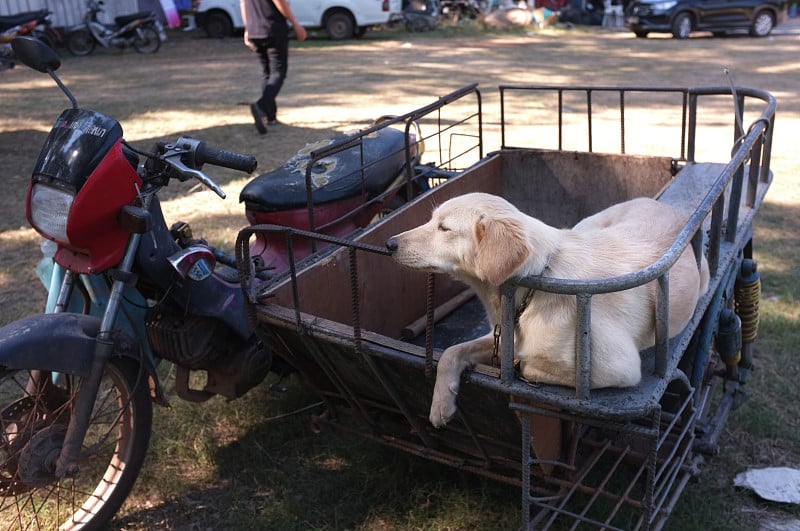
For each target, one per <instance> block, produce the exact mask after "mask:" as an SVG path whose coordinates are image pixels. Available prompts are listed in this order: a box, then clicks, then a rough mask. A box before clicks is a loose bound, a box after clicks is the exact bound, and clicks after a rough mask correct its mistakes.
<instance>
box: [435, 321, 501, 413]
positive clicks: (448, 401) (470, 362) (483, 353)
mask: <svg viewBox="0 0 800 531" xmlns="http://www.w3.org/2000/svg"><path fill="white" fill-rule="evenodd" d="M493 348H494V336H493V334H488V335H486V336H483V337H480V338H478V339H474V340H472V341H467V342H466V343H460V344H458V345H453V346H452V347H449V348H448V349H447V350H445V351H444V352H443V353H442V357H441V358H440V359H439V364H438V366H437V367H436V383H435V384H434V386H433V399H432V400H431V413H430V417H429V418H430V421H431V424H433V425H434V426H435V427H437V428H441V427H442V426H444V425H445V424H447V422H448V421H449V420H450V419H452V418H453V417H454V416H455V414H456V397H457V396H458V389H459V385H460V384H461V374H462V373H463V372H464V370H465V369H467V368H469V367H472V366H474V365H475V364H477V363H485V364H487V365H488V364H489V363H490V362H491V358H492V349H493Z"/></svg>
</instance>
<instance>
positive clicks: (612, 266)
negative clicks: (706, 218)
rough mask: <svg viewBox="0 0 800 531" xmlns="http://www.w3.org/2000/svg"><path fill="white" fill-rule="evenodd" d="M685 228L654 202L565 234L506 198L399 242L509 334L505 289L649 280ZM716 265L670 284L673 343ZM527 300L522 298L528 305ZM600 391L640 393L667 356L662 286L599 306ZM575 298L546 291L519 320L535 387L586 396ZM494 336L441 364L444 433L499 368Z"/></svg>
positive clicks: (486, 199)
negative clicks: (655, 354) (537, 283)
mask: <svg viewBox="0 0 800 531" xmlns="http://www.w3.org/2000/svg"><path fill="white" fill-rule="evenodd" d="M685 221H686V220H685V218H684V217H683V215H682V214H681V213H679V212H678V211H677V210H675V209H674V208H672V207H670V206H669V205H666V204H664V203H659V202H658V201H656V200H654V199H649V198H638V199H633V200H630V201H627V202H624V203H620V204H617V205H614V206H612V207H610V208H608V209H606V210H603V211H602V212H599V213H597V214H595V215H593V216H591V217H588V218H586V219H584V220H583V221H581V222H580V223H578V224H577V225H575V227H573V228H572V229H557V228H554V227H551V226H549V225H547V224H545V223H543V222H541V221H539V220H537V219H535V218H532V217H530V216H527V215H525V214H523V213H522V212H520V211H519V210H518V209H517V208H516V207H514V206H513V205H512V204H510V203H509V202H508V201H506V200H504V199H502V198H501V197H498V196H494V195H490V194H483V193H471V194H466V195H463V196H459V197H456V198H453V199H451V200H449V201H446V202H445V203H443V204H442V205H440V206H439V207H438V208H436V209H435V210H434V211H433V215H432V217H431V220H430V221H429V222H427V223H425V224H424V225H421V226H419V227H417V228H415V229H412V230H409V231H407V232H404V233H402V234H399V235H397V236H394V237H393V238H390V239H389V240H388V241H387V244H386V245H387V247H388V249H389V250H390V251H391V252H392V256H393V257H394V259H395V260H396V261H397V262H398V263H400V264H402V265H404V266H407V267H410V268H413V269H419V270H422V271H428V272H437V273H448V274H450V275H451V276H452V277H454V278H456V279H459V280H461V281H463V282H465V283H466V284H468V285H469V286H471V287H472V289H473V290H474V291H475V293H476V294H477V295H478V297H479V298H480V300H481V302H482V303H483V305H484V307H485V309H486V313H487V315H488V318H489V321H490V323H491V325H492V329H494V326H495V325H496V324H498V323H499V322H500V289H499V287H500V285H501V284H503V282H505V281H506V280H508V279H509V278H512V277H522V276H527V275H544V276H548V277H554V278H564V279H602V278H607V277H612V276H616V275H622V274H625V273H630V272H633V271H637V270H639V269H642V268H644V267H646V266H648V265H650V264H652V263H653V262H655V261H656V260H657V259H659V258H660V257H661V256H662V255H663V254H664V252H665V251H666V250H667V249H668V247H669V246H670V244H671V243H672V242H673V241H674V240H675V237H676V236H677V234H678V232H680V230H681V229H682V228H683V226H684V223H685ZM708 276H709V272H708V264H707V263H706V261H705V257H703V258H702V263H701V268H700V269H699V270H698V267H697V262H696V261H695V257H694V252H693V251H692V249H691V247H689V248H687V249H686V251H685V252H684V253H683V254H682V255H681V257H680V258H679V259H678V261H677V262H676V263H675V265H674V266H673V267H672V269H671V270H670V275H669V302H670V306H669V309H670V311H669V332H670V335H675V334H677V333H678V332H680V331H681V330H682V329H683V328H684V327H685V326H686V324H687V323H688V322H689V319H690V318H691V316H692V314H693V313H694V310H695V306H696V304H697V299H698V297H699V296H700V295H701V294H703V293H705V291H706V289H707V288H708ZM527 291H528V290H527V288H522V287H521V288H519V289H518V290H517V300H516V305H517V307H519V306H520V305H521V304H522V301H523V299H524V298H525V294H526V292H527ZM591 312H592V314H591V341H592V344H591V349H592V366H591V386H592V387H593V388H601V387H628V386H633V385H636V384H638V383H639V381H640V379H641V360H640V357H639V351H640V350H641V349H643V348H646V347H649V346H652V345H654V344H655V332H654V330H655V286H654V283H650V284H648V285H645V286H640V287H637V288H635V289H631V290H626V291H622V292H615V293H609V294H603V295H595V296H594V297H593V298H592V306H591ZM575 320H576V303H575V297H574V296H568V295H556V294H551V293H547V292H544V291H541V290H539V291H536V292H535V293H534V295H533V297H532V298H531V299H530V301H529V303H528V306H527V307H526V308H525V309H524V311H523V312H522V314H521V315H520V316H519V326H518V327H517V330H516V333H515V336H514V337H515V350H516V357H517V359H519V361H520V369H521V371H522V376H524V377H525V378H526V379H527V380H529V381H532V382H542V383H548V384H561V385H575V326H576V325H575ZM493 344H494V340H493V335H492V334H491V333H490V334H488V335H486V336H484V337H481V338H478V339H475V340H472V341H468V342H466V343H461V344H458V345H454V346H451V347H450V348H448V349H447V350H445V351H444V353H443V354H442V357H441V359H440V360H439V364H438V368H437V372H436V383H435V385H434V393H433V401H432V404H431V412H430V421H431V423H432V424H433V425H434V426H436V427H440V426H443V425H444V424H446V423H447V422H448V421H449V420H450V419H451V418H452V417H453V416H454V415H455V413H456V395H457V394H458V389H459V383H460V380H461V373H462V372H463V371H464V369H466V368H468V367H471V366H473V365H475V364H476V363H484V364H488V363H490V359H491V355H492V350H493Z"/></svg>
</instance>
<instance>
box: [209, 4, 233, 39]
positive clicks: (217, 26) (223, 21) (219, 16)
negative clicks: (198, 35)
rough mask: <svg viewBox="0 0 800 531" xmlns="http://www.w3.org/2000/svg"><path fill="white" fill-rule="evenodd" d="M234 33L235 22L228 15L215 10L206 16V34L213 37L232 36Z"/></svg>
mask: <svg viewBox="0 0 800 531" xmlns="http://www.w3.org/2000/svg"><path fill="white" fill-rule="evenodd" d="M232 34H233V23H232V22H231V19H230V17H229V16H228V15H226V14H225V13H221V12H219V11H215V12H213V13H209V14H208V16H207V17H206V35H208V36H209V37H211V38H212V39H221V38H223V37H230V36H231V35H232Z"/></svg>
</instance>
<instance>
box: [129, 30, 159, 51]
mask: <svg viewBox="0 0 800 531" xmlns="http://www.w3.org/2000/svg"><path fill="white" fill-rule="evenodd" d="M133 48H134V50H136V51H137V52H139V53H156V52H157V51H158V49H159V48H161V37H159V36H158V32H157V31H156V30H155V28H154V27H153V26H145V27H143V28H140V29H139V30H137V32H136V40H134V41H133Z"/></svg>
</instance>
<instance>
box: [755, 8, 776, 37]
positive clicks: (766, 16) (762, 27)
mask: <svg viewBox="0 0 800 531" xmlns="http://www.w3.org/2000/svg"><path fill="white" fill-rule="evenodd" d="M774 27H775V16H774V15H773V14H772V13H770V12H769V11H759V12H758V13H756V16H755V18H753V25H752V26H750V35H752V36H753V37H766V36H767V35H769V34H770V33H771V32H772V28H774Z"/></svg>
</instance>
